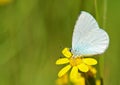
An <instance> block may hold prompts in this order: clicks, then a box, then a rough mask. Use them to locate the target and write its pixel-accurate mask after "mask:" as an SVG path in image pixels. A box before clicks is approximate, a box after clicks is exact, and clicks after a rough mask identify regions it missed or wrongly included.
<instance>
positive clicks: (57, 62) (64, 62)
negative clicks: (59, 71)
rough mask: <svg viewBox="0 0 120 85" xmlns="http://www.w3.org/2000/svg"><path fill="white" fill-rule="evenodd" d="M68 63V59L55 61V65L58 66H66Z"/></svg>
mask: <svg viewBox="0 0 120 85" xmlns="http://www.w3.org/2000/svg"><path fill="white" fill-rule="evenodd" d="M68 62H69V59H68V58H60V59H58V60H57V61H56V64H57V65H59V64H66V63H68Z"/></svg>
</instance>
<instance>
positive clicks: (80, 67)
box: [78, 63, 89, 72]
mask: <svg viewBox="0 0 120 85" xmlns="http://www.w3.org/2000/svg"><path fill="white" fill-rule="evenodd" d="M78 68H79V70H80V71H82V72H87V71H88V70H89V68H88V66H87V65H85V64H84V63H81V64H80V65H78Z"/></svg>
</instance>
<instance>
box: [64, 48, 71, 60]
mask: <svg viewBox="0 0 120 85" xmlns="http://www.w3.org/2000/svg"><path fill="white" fill-rule="evenodd" d="M62 54H63V55H64V56H65V57H67V58H70V57H71V56H72V53H71V52H70V51H69V48H64V49H63V50H62Z"/></svg>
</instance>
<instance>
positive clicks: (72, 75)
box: [70, 66, 78, 81]
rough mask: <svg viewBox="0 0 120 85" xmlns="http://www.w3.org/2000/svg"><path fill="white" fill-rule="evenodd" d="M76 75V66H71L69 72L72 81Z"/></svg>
mask: <svg viewBox="0 0 120 85" xmlns="http://www.w3.org/2000/svg"><path fill="white" fill-rule="evenodd" d="M77 76H78V68H77V66H73V68H72V70H71V72H70V80H71V81H74V80H75V79H76V78H77Z"/></svg>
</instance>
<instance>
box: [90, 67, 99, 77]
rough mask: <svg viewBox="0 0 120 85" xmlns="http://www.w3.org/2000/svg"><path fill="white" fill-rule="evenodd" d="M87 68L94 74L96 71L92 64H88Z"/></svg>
mask: <svg viewBox="0 0 120 85" xmlns="http://www.w3.org/2000/svg"><path fill="white" fill-rule="evenodd" d="M89 70H90V72H92V73H93V74H94V75H95V74H96V73H97V70H96V69H95V68H94V67H92V66H89Z"/></svg>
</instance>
